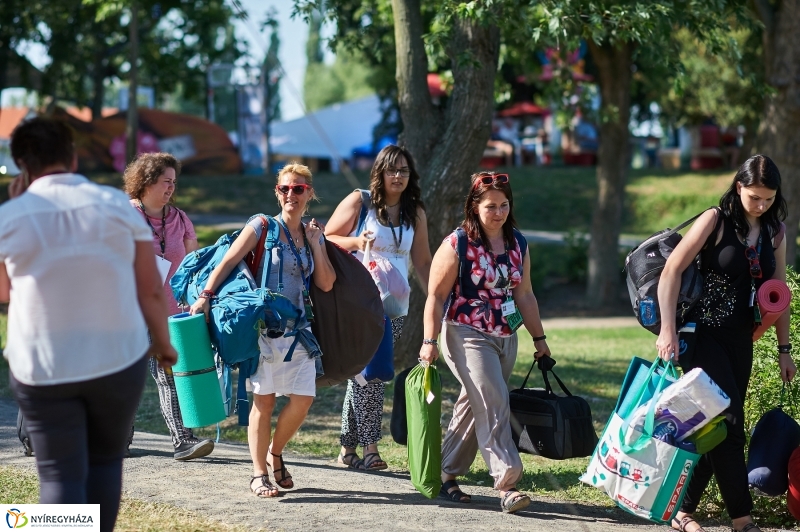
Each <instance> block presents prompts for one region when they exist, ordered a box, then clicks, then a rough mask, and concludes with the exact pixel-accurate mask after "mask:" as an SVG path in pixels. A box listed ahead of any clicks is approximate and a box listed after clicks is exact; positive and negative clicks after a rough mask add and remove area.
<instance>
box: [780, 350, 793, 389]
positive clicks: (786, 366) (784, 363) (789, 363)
mask: <svg viewBox="0 0 800 532" xmlns="http://www.w3.org/2000/svg"><path fill="white" fill-rule="evenodd" d="M778 367H779V368H781V380H782V381H783V382H792V379H794V375H795V373H797V368H796V367H795V365H794V360H792V355H791V354H789V353H781V354H780V355H778Z"/></svg>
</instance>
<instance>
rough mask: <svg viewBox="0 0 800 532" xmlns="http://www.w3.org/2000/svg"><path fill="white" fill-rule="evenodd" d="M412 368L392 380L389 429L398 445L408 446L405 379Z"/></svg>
mask: <svg viewBox="0 0 800 532" xmlns="http://www.w3.org/2000/svg"><path fill="white" fill-rule="evenodd" d="M412 369H414V366H411V367H410V368H407V369H404V370H403V371H401V372H400V373H398V374H397V377H395V378H394V400H393V401H392V422H391V424H390V425H389V429H390V431H391V433H392V439H393V440H394V441H395V443H397V444H399V445H408V420H407V419H406V377H408V373H409V372H410V371H411V370H412Z"/></svg>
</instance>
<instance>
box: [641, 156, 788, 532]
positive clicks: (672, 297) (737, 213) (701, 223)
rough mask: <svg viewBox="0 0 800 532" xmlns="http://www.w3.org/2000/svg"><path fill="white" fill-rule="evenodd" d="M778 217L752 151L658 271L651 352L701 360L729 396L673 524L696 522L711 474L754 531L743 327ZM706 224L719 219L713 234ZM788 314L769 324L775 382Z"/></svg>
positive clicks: (770, 266)
mask: <svg viewBox="0 0 800 532" xmlns="http://www.w3.org/2000/svg"><path fill="white" fill-rule="evenodd" d="M718 217H719V218H720V219H718ZM785 217H786V202H785V201H784V199H783V196H782V195H781V175H780V172H779V171H778V167H777V166H776V165H775V163H774V162H772V160H771V159H770V158H769V157H765V156H763V155H754V156H753V157H750V158H749V159H748V160H747V161H745V163H744V164H743V165H742V166H741V167H740V168H739V171H738V172H737V173H736V176H735V177H734V179H733V183H732V184H731V186H730V188H729V189H728V191H727V192H725V194H724V195H723V196H722V198H721V199H720V202H719V211H717V210H716V209H710V210H708V211H706V212H705V213H703V215H701V216H700V218H698V219H697V221H696V222H695V223H694V225H693V226H692V227H691V229H690V230H689V231H688V232H687V234H686V236H685V237H684V238H683V240H681V242H680V244H678V246H677V247H676V248H675V251H674V252H673V253H672V254H671V255H670V257H669V259H668V260H667V264H666V266H665V268H664V271H663V273H662V274H661V281H660V283H659V287H658V301H659V309H660V311H661V323H662V326H661V333H660V334H659V336H658V340H657V342H656V347H657V348H658V354H659V356H660V357H661V358H663V359H664V360H670V359H672V360H673V361H675V362H678V363H680V365H681V367H682V368H683V370H684V371H689V370H691V369H693V368H698V367H699V368H702V369H703V370H704V371H705V372H706V373H708V375H709V376H710V377H711V378H712V379H713V380H714V382H716V383H717V384H718V385H719V387H720V388H721V389H722V390H723V391H724V392H725V393H726V394H728V396H729V397H730V399H731V404H730V407H729V409H728V410H727V413H728V414H729V415H728V416H727V417H728V419H727V420H726V423H727V425H728V426H727V429H728V436H727V438H726V439H725V441H723V442H722V443H721V444H719V445H718V446H717V447H715V448H714V449H713V450H712V451H711V452H709V453H708V454H706V455H704V456H703V457H702V458H701V459H700V462H698V464H697V467H696V468H695V471H694V476H693V477H692V480H691V481H690V483H689V487H688V489H687V493H686V497H685V498H684V500H683V504H682V506H681V509H680V511H679V512H678V513H677V514H676V516H675V518H674V519H673V521H672V527H673V528H675V529H678V530H682V531H684V532H696V531H698V530H702V528H701V527H700V525H699V524H698V523H697V521H695V520H694V519H693V517H692V515H693V514H694V511H695V510H696V509H697V505H698V503H699V502H700V497H701V496H702V494H703V491H704V490H705V488H706V486H707V485H708V482H709V480H710V479H711V475H712V474H713V475H714V476H715V477H716V478H717V484H718V485H719V489H720V492H721V494H722V499H723V500H724V501H725V508H726V510H727V512H728V515H730V516H731V519H732V520H733V528H734V530H736V531H743V532H754V531H757V530H759V528H758V527H757V526H756V525H755V524H754V523H753V520H752V518H751V517H750V511H751V510H752V507H753V501H752V498H751V497H750V491H749V489H748V482H747V469H746V466H745V459H744V446H745V434H744V399H745V396H746V395H747V384H748V382H749V380H750V372H751V370H752V366H753V337H752V333H753V327H754V324H755V322H756V321H757V320H758V321H760V318H759V316H760V311H759V309H758V302H757V300H756V299H755V295H756V292H757V290H758V288H759V287H760V286H761V285H762V284H763V283H764V282H765V281H767V280H768V279H780V280H782V281H783V280H786V240H785V239H782V238H778V239H776V236H778V234H779V233H780V232H781V224H782V220H783V219H784V218H785ZM715 227H719V229H718V230H717V232H716V234H714V229H715ZM778 240H780V242H779V243H778V242H777V241H778ZM698 253H701V257H702V263H703V264H704V265H705V284H704V287H703V295H702V298H701V300H700V302H699V303H698V305H697V306H696V307H695V309H693V310H692V311H691V312H690V315H689V319H688V320H687V321H691V322H695V323H696V328H695V333H694V335H695V347H694V349H693V350H692V352H691V353H689V352H685V353H684V354H683V355H679V349H678V331H677V330H676V324H675V310H676V304H677V297H678V289H679V288H680V278H681V274H682V272H683V270H685V269H686V267H687V266H688V265H689V263H690V262H692V260H694V257H696V256H697V254H698ZM789 318H790V312H789V311H788V310H787V312H786V313H785V314H784V315H783V316H781V317H780V318H779V319H778V321H777V323H776V330H777V335H778V344H779V345H778V352H779V353H780V355H779V361H778V365H779V369H780V374H781V378H782V379H783V381H784V382H788V381H791V380H792V379H793V378H794V375H795V372H796V368H795V365H794V362H793V361H792V357H791V344H789Z"/></svg>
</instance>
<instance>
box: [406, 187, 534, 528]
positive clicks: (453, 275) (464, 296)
mask: <svg viewBox="0 0 800 532" xmlns="http://www.w3.org/2000/svg"><path fill="white" fill-rule="evenodd" d="M513 204H514V199H513V197H512V194H511V187H510V185H509V179H508V175H507V174H495V173H493V172H482V173H479V174H475V175H473V176H472V182H471V185H470V193H469V196H468V197H467V201H466V204H465V205H464V221H463V222H462V224H461V226H460V227H459V228H458V229H457V230H456V231H454V232H453V233H451V234H450V235H448V236H447V238H445V239H444V242H442V245H441V246H440V247H439V250H438V251H437V252H436V255H435V256H434V257H433V263H432V264H431V271H430V280H429V282H428V300H427V302H426V304H425V339H424V340H423V344H422V348H421V349H420V359H421V360H422V361H424V362H428V363H430V362H433V361H434V360H436V359H437V358H438V356H439V350H438V348H437V347H438V341H437V338H438V337H439V333H440V332H441V341H442V353H443V354H444V360H445V362H446V363H447V365H448V366H449V367H450V369H451V370H452V372H453V374H454V375H455V376H456V378H458V380H459V382H461V394H460V395H459V397H458V400H457V401H456V404H455V406H454V407H453V419H452V420H451V421H450V425H449V427H448V428H447V433H446V434H445V437H444V442H443V443H442V482H443V485H442V490H441V493H440V495H441V496H443V497H446V498H448V499H450V500H452V501H455V502H461V503H467V502H470V497H469V495H466V494H465V493H463V492H462V491H461V490H460V489H459V487H458V484H456V481H455V479H456V477H457V476H459V475H464V474H466V473H467V472H468V471H469V468H470V466H471V465H472V461H473V460H474V459H475V453H476V452H477V451H478V450H479V449H480V451H481V455H482V456H483V459H484V460H485V461H486V465H487V466H488V467H489V472H490V473H491V475H492V477H493V478H494V488H495V489H496V490H498V491H499V492H500V497H501V502H500V506H501V508H502V509H503V511H505V512H509V513H513V512H516V511H518V510H521V509H522V508H525V507H526V506H528V504H530V498H529V497H528V496H527V495H523V494H522V493H520V492H519V491H517V489H516V484H517V482H519V480H520V478H522V461H521V460H520V457H519V453H518V452H517V450H516V447H515V446H514V441H513V440H512V438H511V425H510V422H509V416H510V410H509V404H508V386H507V383H508V378H509V377H510V376H511V370H512V369H513V367H514V362H515V361H516V359H517V334H516V332H515V330H516V329H517V328H518V327H519V326H520V325H522V324H523V323H524V325H525V328H526V329H527V330H528V332H529V333H530V334H531V335H532V336H533V339H534V346H535V348H536V353H534V357H535V358H539V357H542V356H550V349H549V348H548V347H547V342H546V341H545V335H544V330H543V328H542V320H541V318H540V317H539V306H538V304H537V302H536V297H535V296H534V295H533V290H532V288H531V281H530V257H529V254H528V247H527V243H526V242H525V239H524V237H523V236H522V234H521V233H519V231H517V230H516V229H515V228H514V226H515V225H516V222H515V221H514V215H513V213H512V211H513ZM459 234H460V235H461V239H462V242H463V243H465V244H466V246H462V251H463V255H462V259H461V261H459V251H458V250H459V245H458V244H459ZM464 247H465V248H466V249H464ZM459 271H462V272H463V275H459ZM445 304H447V311H446V313H445V312H443V308H444V307H445Z"/></svg>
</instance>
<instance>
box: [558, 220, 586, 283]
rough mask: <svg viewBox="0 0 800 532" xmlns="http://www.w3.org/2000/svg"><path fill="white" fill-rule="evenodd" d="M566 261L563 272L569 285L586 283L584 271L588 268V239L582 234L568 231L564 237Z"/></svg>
mask: <svg viewBox="0 0 800 532" xmlns="http://www.w3.org/2000/svg"><path fill="white" fill-rule="evenodd" d="M564 244H565V248H566V249H565V251H566V255H567V260H566V264H565V268H564V272H565V273H566V274H567V279H568V280H569V282H571V283H583V282H585V281H586V270H587V269H588V267H589V237H588V236H587V235H586V234H584V233H576V232H574V231H568V232H567V234H566V235H564Z"/></svg>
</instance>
